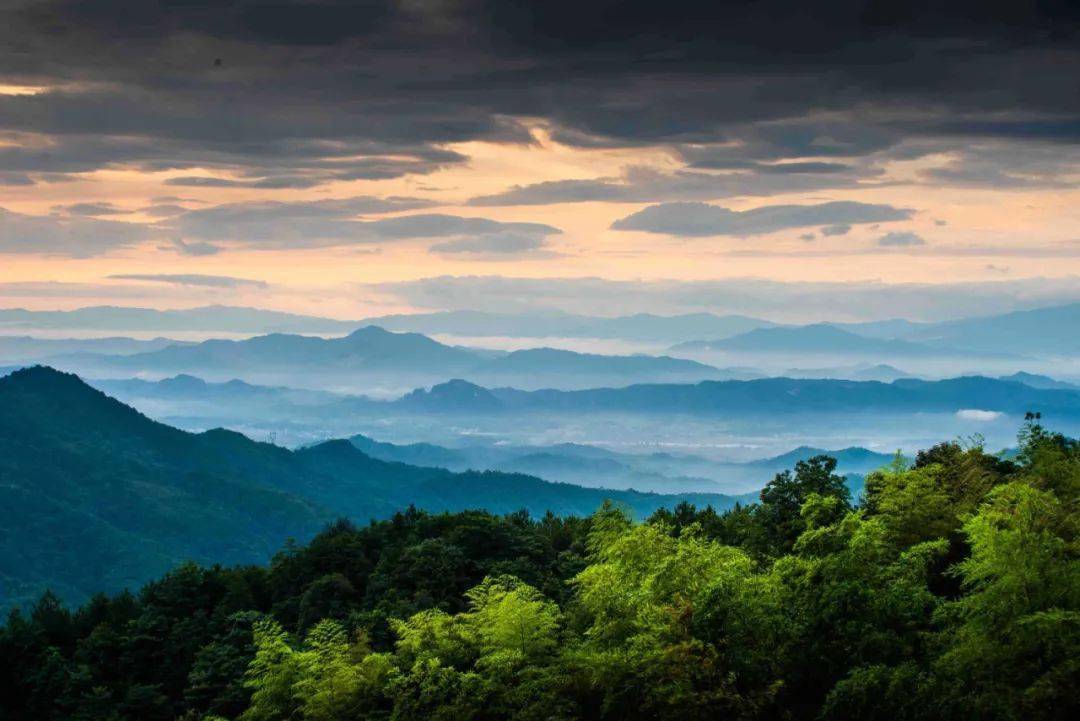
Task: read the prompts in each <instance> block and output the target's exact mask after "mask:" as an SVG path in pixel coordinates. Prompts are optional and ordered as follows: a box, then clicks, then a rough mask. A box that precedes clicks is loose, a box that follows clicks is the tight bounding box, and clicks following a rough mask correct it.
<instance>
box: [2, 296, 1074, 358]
mask: <svg viewBox="0 0 1080 721" xmlns="http://www.w3.org/2000/svg"><path fill="white" fill-rule="evenodd" d="M364 325H379V326H382V327H385V328H387V329H389V330H399V331H412V332H421V333H429V334H430V333H442V334H450V335H463V336H510V337H544V336H562V337H567V338H597V339H622V340H630V341H654V342H658V343H665V342H666V343H669V344H674V343H680V342H685V341H702V342H712V341H716V340H721V339H726V338H730V337H734V336H737V335H740V334H745V333H747V332H750V331H753V330H756V329H761V328H772V327H785V328H797V327H800V326H798V325H794V324H790V323H789V324H779V323H776V322H774V321H770V320H766V319H761V318H754V317H750V316H744V315H716V314H712V313H688V314H682V315H670V316H662V315H655V314H649V313H641V314H636V315H627V316H618V317H600V316H588V315H571V314H566V313H559V312H554V311H547V312H537V313H528V314H526V313H489V312H482V311H467V310H461V311H444V312H434V313H415V314H400V315H387V316H381V317H377V318H369V319H367V320H363V321H360V320H339V319H332V318H320V317H316V316H307V315H298V314H292V313H281V312H277V311H268V310H261V309H257V308H246V307H239V306H204V307H199V308H191V309H183V310H154V309H149V308H134V307H119V306H95V307H87V308H80V309H76V310H70V311H32V310H26V309H23V308H12V309H0V330H2V329H7V330H12V329H15V330H18V329H24V330H25V332H27V333H31V332H32V331H33V330H34V329H46V330H58V329H59V330H64V329H66V330H73V331H132V332H134V331H139V332H154V333H162V334H167V333H168V332H169V331H185V332H200V333H212V332H235V333H274V332H280V333H329V334H334V333H347V332H349V331H352V330H355V329H356V328H358V327H362V326H364ZM829 325H832V326H833V327H835V328H838V329H840V330H843V331H846V332H849V333H853V334H855V335H859V336H863V337H867V338H877V339H881V340H904V341H908V342H912V343H919V344H924V345H928V346H932V347H939V348H944V349H950V350H968V351H978V352H983V353H1003V352H1004V353H1016V354H1025V353H1039V354H1050V355H1065V354H1073V353H1075V352H1076V351H1077V350H1080V333H1078V332H1077V331H1078V330H1080V303H1070V304H1065V305H1057V306H1050V307H1044V308H1036V309H1033V310H1023V311H1016V312H1012V313H1004V314H997V315H990V316H983V317H970V318H962V319H957V320H947V321H939V322H920V321H912V320H907V319H902V318H896V319H889V320H875V321H862V322H831V323H829Z"/></svg>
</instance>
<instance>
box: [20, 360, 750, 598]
mask: <svg viewBox="0 0 1080 721" xmlns="http://www.w3.org/2000/svg"><path fill="white" fill-rule="evenodd" d="M606 499H611V500H613V501H615V502H616V503H619V504H623V505H625V506H626V507H627V508H628V509H630V510H631V511H632V512H633V513H635V514H637V515H644V514H648V513H651V512H652V511H653V510H655V509H656V508H658V507H660V506H671V505H673V504H675V503H678V502H679V501H680V500H689V501H691V502H693V503H696V504H698V505H705V504H712V505H714V506H716V507H720V508H723V507H727V506H730V505H731V504H732V503H734V500H733V499H732V498H730V497H727V496H723V495H717V494H681V495H676V496H663V495H656V494H645V493H635V492H629V491H607V490H601V489H592V488H581V487H577V486H572V485H566V484H558V483H549V482H546V481H543V480H540V479H539V478H535V477H531V476H526V475H520V474H507V473H489V472H485V473H477V472H472V473H452V472H450V471H447V470H443V469H438V468H421V467H416V466H410V465H405V464H400V463H387V462H384V461H380V460H376V459H374V458H372V457H370V456H368V455H366V454H365V453H363V452H362V451H360V450H359V449H358V448H357V447H356V446H355V445H353V444H352V443H349V442H348V441H329V442H326V443H322V444H318V445H315V446H311V447H308V448H304V449H302V450H298V451H290V450H287V449H285V448H280V447H278V446H274V445H271V444H265V443H256V442H254V441H252V440H250V439H248V438H246V437H245V436H243V435H241V434H239V433H234V432H231V431H226V430H221V429H217V430H211V431H207V432H205V433H187V432H184V431H181V430H178V429H175V428H172V427H170V426H167V425H164V424H162V423H157V422H155V421H152V420H150V419H149V418H146V417H145V416H143V415H142V414H140V413H138V412H137V411H135V410H134V409H132V408H130V407H128V406H125V405H124V404H122V403H120V402H119V401H116V400H114V399H112V398H110V397H108V396H106V395H105V394H104V393H102V392H100V391H98V390H95V389H93V388H91V387H90V386H88V385H86V384H85V383H84V382H83V381H82V380H80V379H79V378H78V377H77V376H74V375H70V374H66V373H61V372H58V371H55V370H53V369H51V368H46V367H40V366H39V367H33V368H24V369H20V370H16V371H15V372H13V373H11V374H10V375H8V376H6V377H4V378H0V505H2V506H3V507H4V509H5V513H4V514H3V519H2V524H3V525H2V526H0V606H6V605H8V604H12V603H21V602H24V601H27V600H29V599H31V598H33V597H35V596H37V595H38V594H40V593H41V592H42V591H43V590H44V589H45V588H53V589H54V590H56V591H57V592H58V593H60V594H61V596H63V597H64V598H65V599H68V600H70V601H78V600H82V599H84V598H85V597H86V595H87V594H89V593H90V592H92V591H100V590H103V591H115V590H118V589H120V588H123V587H134V586H137V585H139V584H141V583H142V582H144V581H146V580H147V579H149V578H152V577H154V576H156V575H158V574H160V573H162V572H164V571H166V570H168V569H169V568H171V567H172V566H174V565H176V564H177V563H179V562H181V561H184V560H188V559H191V560H195V561H200V562H204V563H255V562H264V561H266V560H267V559H268V558H269V556H270V555H272V554H273V553H274V552H275V551H277V550H278V549H279V548H280V547H281V546H282V544H283V543H285V542H286V540H287V539H289V538H297V539H305V538H308V537H310V536H311V535H312V534H314V533H315V532H316V531H317V530H318V529H319V528H321V527H322V526H323V525H324V524H325V523H327V522H328V521H330V520H332V519H334V518H336V517H342V516H343V517H348V518H352V519H354V520H357V521H359V522H366V521H367V520H368V519H371V518H383V517H387V516H389V515H391V514H393V513H394V512H395V511H397V510H401V509H404V508H407V507H408V506H409V505H416V506H418V507H421V508H424V509H427V510H432V511H443V510H450V511H453V510H461V509H466V508H478V507H483V508H486V509H488V510H490V511H492V512H496V513H504V512H512V511H516V510H518V509H522V508H524V509H527V510H529V511H530V512H533V513H536V514H542V513H544V512H546V511H548V510H550V511H553V512H555V513H559V514H569V513H573V514H579V515H581V514H589V513H591V512H592V511H594V510H595V509H596V508H597V507H598V506H599V505H601V504H602V503H603V502H604V501H605V500H606Z"/></svg>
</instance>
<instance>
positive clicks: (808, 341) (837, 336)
mask: <svg viewBox="0 0 1080 721" xmlns="http://www.w3.org/2000/svg"><path fill="white" fill-rule="evenodd" d="M672 350H676V351H700V350H710V351H727V352H738V353H783V354H800V353H814V354H837V355H841V354H852V355H868V356H882V357H905V356H906V357H910V356H915V357H918V356H934V355H941V353H942V351H941V349H939V348H931V347H928V346H925V345H921V344H919V343H912V342H910V341H907V340H897V339H893V338H873V337H868V336H863V335H859V334H857V333H852V332H850V331H847V330H843V329H841V328H838V327H836V326H834V325H831V324H829V323H816V324H814V325H805V326H796V327H780V328H756V329H754V330H751V331H748V332H746V333H742V334H740V335H736V336H733V337H731V338H723V339H720V340H711V341H692V342H688V343H682V344H680V345H677V346H675V348H673V349H672ZM999 351H1000V347H999Z"/></svg>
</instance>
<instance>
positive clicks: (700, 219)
mask: <svg viewBox="0 0 1080 721" xmlns="http://www.w3.org/2000/svg"><path fill="white" fill-rule="evenodd" d="M912 212H913V211H911V210H910V209H907V208H895V207H893V206H891V205H884V204H873V203H858V202H855V201H835V202H831V203H820V204H817V205H766V206H762V207H760V208H752V209H750V210H730V209H728V208H723V207H721V206H718V205H709V204H707V203H661V204H660V205H651V206H649V207H648V208H645V209H643V210H639V211H638V212H636V213H633V214H631V215H628V216H626V217H625V218H621V219H619V220H616V221H615V222H614V223H612V225H611V227H612V229H613V230H638V231H644V232H646V233H664V234H667V235H677V236H686V237H706V236H717V235H728V236H736V237H746V236H751V235H764V234H766V233H775V232H776V231H780V230H787V229H789V228H805V227H808V226H812V225H823V224H825V225H836V224H846V225H851V224H855V223H880V222H886V221H893V220H906V219H908V218H910V217H911V215H912Z"/></svg>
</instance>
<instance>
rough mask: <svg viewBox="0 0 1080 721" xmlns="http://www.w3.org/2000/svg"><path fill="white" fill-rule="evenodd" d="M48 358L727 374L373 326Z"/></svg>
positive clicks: (690, 364)
mask: <svg viewBox="0 0 1080 721" xmlns="http://www.w3.org/2000/svg"><path fill="white" fill-rule="evenodd" d="M52 360H54V361H55V362H56V364H57V365H59V366H61V367H64V368H66V369H69V370H75V371H80V372H82V373H83V374H86V375H98V374H115V373H124V374H126V375H133V374H157V375H164V374H173V373H188V374H198V375H200V376H205V377H209V378H222V377H228V378H232V377H241V378H244V379H252V378H255V379H260V380H262V379H265V378H270V379H271V380H273V379H278V380H294V379H297V378H299V379H301V380H300V381H298V382H300V383H307V384H308V385H309V386H310V385H314V384H316V383H317V381H318V380H319V379H320V378H327V379H331V380H333V381H335V382H337V383H341V382H349V383H352V384H353V385H354V386H355V385H362V381H363V380H364V379H365V378H366V379H371V380H373V381H374V382H378V383H383V384H389V385H393V384H398V385H404V384H408V385H410V386H411V385H420V384H424V383H433V382H437V381H441V380H445V379H446V378H449V377H453V376H461V377H467V378H469V379H471V380H473V381H475V382H478V383H486V384H509V385H515V386H518V387H525V388H538V387H544V386H553V387H560V388H567V387H571V388H583V387H590V386H594V385H612V384H626V383H632V382H642V381H656V382H665V381H692V380H702V379H706V378H728V377H731V374H730V373H726V372H724V371H721V370H720V369H717V368H714V367H712V366H709V365H705V364H703V363H699V362H697V361H693V360H687V359H683V358H671V357H668V356H645V355H628V356H617V355H596V354H589V353H576V352H573V351H567V350H558V349H553V348H534V349H527V350H519V351H513V352H509V353H507V352H503V351H489V350H480V349H471V348H462V347H459V346H452V345H446V344H444V343H440V342H438V341H436V340H433V339H431V338H428V337H427V336H424V335H421V334H419V333H393V332H390V331H387V330H385V329H383V328H379V327H378V326H365V327H363V328H360V329H358V330H355V331H353V332H352V333H350V334H349V335H346V336H341V337H334V338H322V337H318V336H304V335H295V334H285V333H274V334H270V335H263V336H255V337H253V338H248V339H244V340H221V339H213V340H207V341H203V342H201V343H195V344H188V345H171V346H167V347H164V348H160V349H157V350H153V351H149V352H145V353H133V354H129V355H122V356H120V355H113V356H100V355H99V356H90V355H86V354H80V355H75V356H68V357H63V356H59V357H56V358H54V359H52ZM376 376H377V377H376ZM304 379H306V380H304Z"/></svg>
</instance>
